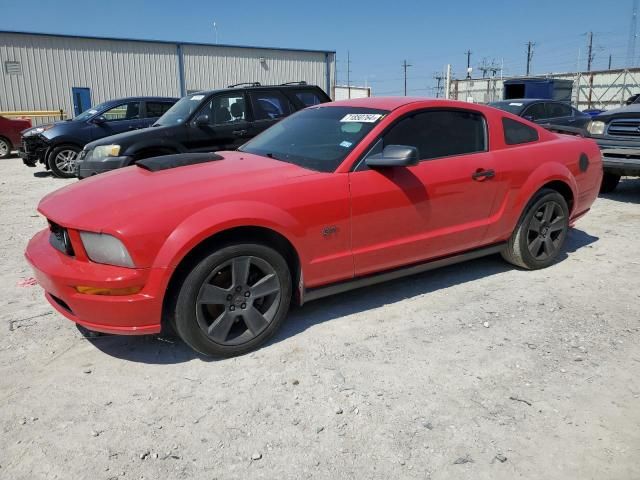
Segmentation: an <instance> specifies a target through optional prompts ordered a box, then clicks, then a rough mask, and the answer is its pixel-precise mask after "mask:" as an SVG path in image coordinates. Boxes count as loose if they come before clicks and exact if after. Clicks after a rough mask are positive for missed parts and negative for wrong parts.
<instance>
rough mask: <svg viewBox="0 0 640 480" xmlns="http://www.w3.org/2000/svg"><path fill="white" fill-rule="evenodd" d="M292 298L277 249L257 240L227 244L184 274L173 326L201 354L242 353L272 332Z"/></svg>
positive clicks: (288, 278) (262, 341) (283, 265)
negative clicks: (249, 242)
mask: <svg viewBox="0 0 640 480" xmlns="http://www.w3.org/2000/svg"><path fill="white" fill-rule="evenodd" d="M290 301H291V273H290V272H289V268H288V265H287V262H286V261H285V259H284V258H283V257H282V255H280V253H278V252H277V251H275V250H273V249H272V248H270V247H267V246H265V245H259V244H234V245H228V246H226V247H224V248H221V249H220V250H218V251H216V252H214V253H212V254H210V255H208V256H206V257H204V258H203V259H202V260H200V262H199V263H198V264H197V265H196V266H195V267H194V268H193V270H192V271H191V272H190V273H189V274H188V275H187V276H186V278H185V280H184V283H183V284H182V287H181V288H180V292H179V293H178V299H177V301H176V308H175V317H174V318H175V326H176V330H177V332H178V335H179V336H180V337H181V338H182V339H183V340H184V342H185V343H187V344H188V345H189V346H190V347H192V348H193V349H194V350H196V351H198V352H200V353H202V354H204V355H211V356H223V357H230V356H234V355H240V354H243V353H246V352H249V351H251V350H253V349H255V348H257V347H258V346H259V345H261V344H262V343H264V342H265V341H266V340H267V339H268V338H269V337H271V336H272V335H273V334H274V333H275V331H276V330H277V329H278V327H279V326H280V325H281V324H282V322H283V320H284V318H285V317H286V315H287V311H288V310H289V303H290Z"/></svg>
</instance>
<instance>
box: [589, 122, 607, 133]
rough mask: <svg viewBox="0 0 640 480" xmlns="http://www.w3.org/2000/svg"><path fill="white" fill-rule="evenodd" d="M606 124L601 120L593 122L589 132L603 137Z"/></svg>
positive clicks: (590, 124) (590, 123)
mask: <svg viewBox="0 0 640 480" xmlns="http://www.w3.org/2000/svg"><path fill="white" fill-rule="evenodd" d="M604 126H605V123H604V122H601V121H600V120H591V121H590V122H589V125H588V126H587V130H588V132H589V133H590V134H591V135H603V134H604Z"/></svg>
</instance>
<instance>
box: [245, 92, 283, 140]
mask: <svg viewBox="0 0 640 480" xmlns="http://www.w3.org/2000/svg"><path fill="white" fill-rule="evenodd" d="M248 95H249V98H250V99H251V110H252V112H253V123H252V126H251V136H255V135H258V134H259V133H261V132H263V131H264V130H266V129H267V128H269V127H270V126H271V125H274V124H275V123H277V122H279V121H280V120H281V119H283V118H284V117H286V116H288V115H290V114H291V113H292V112H293V111H294V108H293V105H291V101H290V100H289V99H288V98H287V97H286V95H284V94H283V93H282V92H281V91H280V90H277V89H273V90H249V92H248Z"/></svg>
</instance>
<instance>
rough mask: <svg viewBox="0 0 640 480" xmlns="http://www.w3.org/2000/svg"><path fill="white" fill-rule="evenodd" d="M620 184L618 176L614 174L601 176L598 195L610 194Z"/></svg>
mask: <svg viewBox="0 0 640 480" xmlns="http://www.w3.org/2000/svg"><path fill="white" fill-rule="evenodd" d="M618 183H620V175H616V174H614V173H606V172H605V174H604V175H603V176H602V184H601V185H600V193H611V192H613V191H614V190H615V189H616V187H617V186H618Z"/></svg>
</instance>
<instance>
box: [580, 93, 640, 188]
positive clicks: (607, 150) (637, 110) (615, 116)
mask: <svg viewBox="0 0 640 480" xmlns="http://www.w3.org/2000/svg"><path fill="white" fill-rule="evenodd" d="M587 130H588V131H589V134H590V135H591V137H592V138H593V139H594V140H595V141H596V142H598V146H599V147H600V150H601V151H602V167H603V169H604V176H603V177H602V186H601V188H600V191H601V192H602V193H608V192H613V191H614V190H615V189H616V187H617V186H618V182H620V177H621V176H622V175H627V176H633V177H640V104H637V103H634V104H631V105H629V106H627V107H622V108H616V109H615V110H609V111H607V112H604V113H601V114H600V115H598V116H596V117H593V119H592V120H591V122H590V123H589V125H588V127H587Z"/></svg>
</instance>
